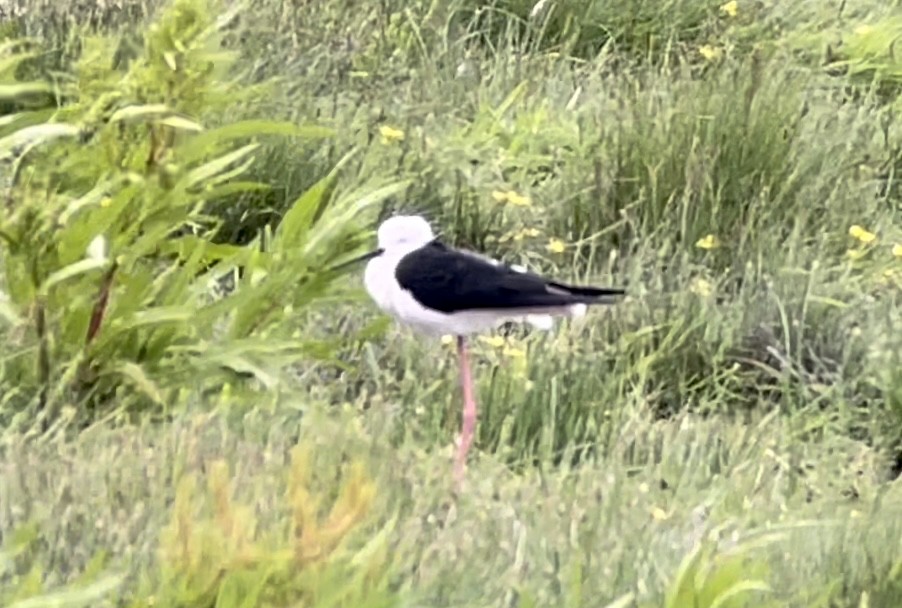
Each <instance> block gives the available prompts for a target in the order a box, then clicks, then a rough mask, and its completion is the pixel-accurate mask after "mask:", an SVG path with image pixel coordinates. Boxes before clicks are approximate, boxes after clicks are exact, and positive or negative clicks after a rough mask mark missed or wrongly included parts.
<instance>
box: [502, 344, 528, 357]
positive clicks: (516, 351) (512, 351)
mask: <svg viewBox="0 0 902 608" xmlns="http://www.w3.org/2000/svg"><path fill="white" fill-rule="evenodd" d="M501 354H502V355H504V356H505V357H509V358H511V359H525V358H526V351H525V350H523V349H522V348H515V347H513V346H505V347H504V350H503V351H501Z"/></svg>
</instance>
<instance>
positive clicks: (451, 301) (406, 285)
mask: <svg viewBox="0 0 902 608" xmlns="http://www.w3.org/2000/svg"><path fill="white" fill-rule="evenodd" d="M395 278H396V279H397V281H398V283H399V284H400V285H401V287H402V288H403V289H405V290H407V291H409V292H410V293H411V295H412V296H413V297H414V299H416V300H417V301H418V302H419V303H420V304H422V305H423V306H426V307H428V308H431V309H433V310H438V311H441V312H444V313H453V312H460V311H464V310H499V309H518V308H546V307H556V306H565V305H568V304H577V303H585V304H593V303H599V302H601V301H602V300H600V298H603V297H605V296H615V295H622V294H623V290H620V289H604V288H596V287H573V286H569V285H565V284H563V283H557V282H551V281H548V280H546V279H544V278H542V277H541V276H539V275H536V274H533V273H530V272H518V271H516V270H514V269H512V268H511V267H509V266H507V265H504V264H500V263H495V262H494V261H492V260H487V259H484V258H482V257H480V256H477V255H474V254H470V253H467V252H465V251H460V250H457V249H452V248H450V247H447V246H445V245H444V244H442V243H441V242H439V241H438V240H435V241H432V242H431V243H429V244H428V245H425V246H424V247H421V248H420V249H417V250H415V251H412V252H410V253H409V254H407V255H406V256H404V257H403V258H402V259H401V260H400V262H399V263H398V266H397V268H396V269H395Z"/></svg>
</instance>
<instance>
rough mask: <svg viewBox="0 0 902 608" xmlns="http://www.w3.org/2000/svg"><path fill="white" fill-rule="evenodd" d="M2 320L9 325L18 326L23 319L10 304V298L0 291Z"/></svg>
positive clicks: (0, 316) (0, 317) (0, 318)
mask: <svg viewBox="0 0 902 608" xmlns="http://www.w3.org/2000/svg"><path fill="white" fill-rule="evenodd" d="M0 320H3V321H4V322H5V323H6V324H7V325H18V324H19V323H21V322H22V317H21V316H19V313H18V312H16V309H15V308H14V307H13V305H12V304H10V302H9V296H8V295H6V294H5V293H3V292H2V291H0Z"/></svg>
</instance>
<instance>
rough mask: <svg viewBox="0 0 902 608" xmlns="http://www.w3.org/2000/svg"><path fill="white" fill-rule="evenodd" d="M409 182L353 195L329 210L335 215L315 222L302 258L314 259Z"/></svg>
mask: <svg viewBox="0 0 902 608" xmlns="http://www.w3.org/2000/svg"><path fill="white" fill-rule="evenodd" d="M410 183H411V180H409V179H406V180H401V181H398V182H394V183H390V184H387V185H385V186H381V187H379V188H375V189H373V190H370V191H369V192H366V193H365V194H364V195H362V196H360V197H356V196H354V195H353V194H352V195H351V196H353V197H354V200H352V201H348V202H347V203H346V204H340V205H335V206H333V207H332V208H330V211H334V213H335V215H334V216H332V217H329V219H328V221H325V220H324V221H320V222H317V229H316V230H315V231H312V232H311V233H310V238H308V239H306V241H305V242H304V243H303V246H302V252H303V256H304V257H305V258H311V259H315V254H316V252H317V251H318V250H319V251H323V250H325V249H326V244H327V243H329V242H334V241H335V240H336V239H337V238H338V237H339V236H342V235H343V234H344V233H345V231H346V229H347V227H348V226H349V225H351V224H352V223H353V222H354V221H355V219H356V218H359V216H360V214H361V213H362V212H363V211H364V210H366V209H367V208H369V207H371V206H373V205H375V204H377V203H381V202H382V201H384V200H385V199H387V198H388V197H390V196H392V195H395V194H398V193H399V192H403V191H404V190H406V189H407V187H408V186H409V185H410Z"/></svg>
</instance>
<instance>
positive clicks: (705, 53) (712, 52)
mask: <svg viewBox="0 0 902 608" xmlns="http://www.w3.org/2000/svg"><path fill="white" fill-rule="evenodd" d="M698 52H699V53H700V54H701V56H702V57H704V58H705V59H707V60H708V61H714V60H715V59H718V58H720V56H721V54H722V53H723V51H722V50H721V49H719V48H717V47H714V46H711V45H710V44H703V45H702V46H700V47H698Z"/></svg>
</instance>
